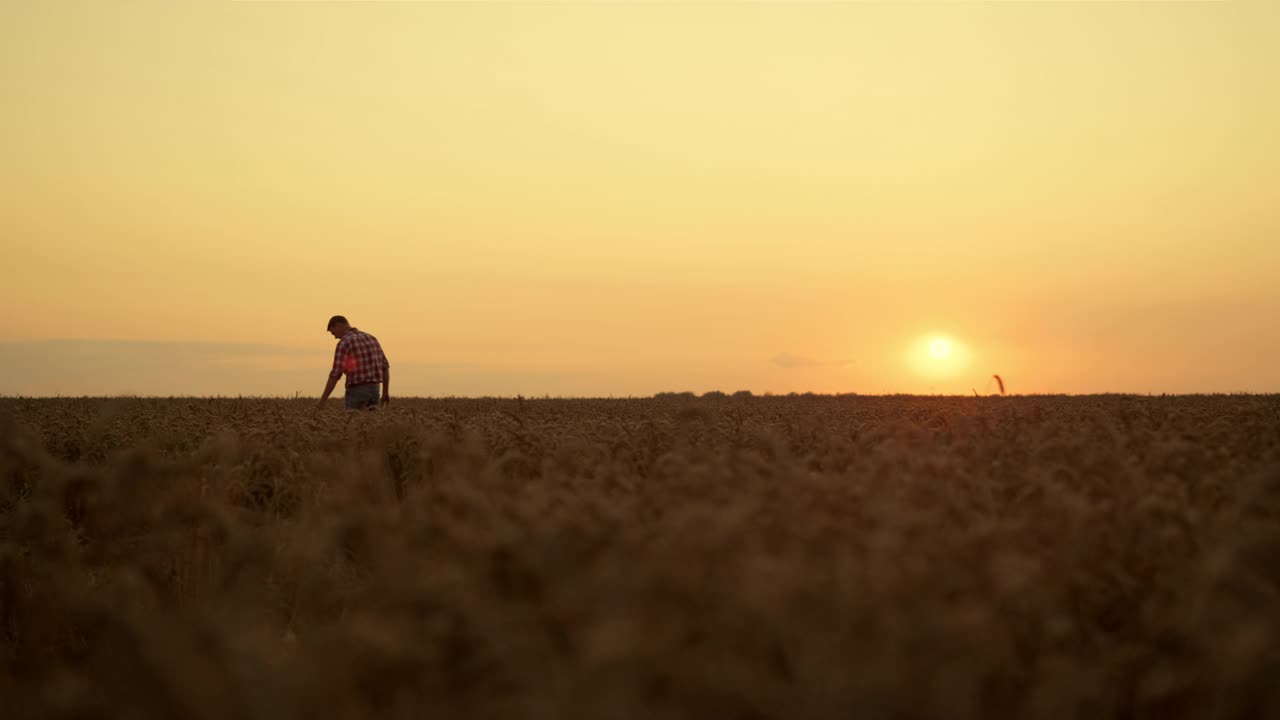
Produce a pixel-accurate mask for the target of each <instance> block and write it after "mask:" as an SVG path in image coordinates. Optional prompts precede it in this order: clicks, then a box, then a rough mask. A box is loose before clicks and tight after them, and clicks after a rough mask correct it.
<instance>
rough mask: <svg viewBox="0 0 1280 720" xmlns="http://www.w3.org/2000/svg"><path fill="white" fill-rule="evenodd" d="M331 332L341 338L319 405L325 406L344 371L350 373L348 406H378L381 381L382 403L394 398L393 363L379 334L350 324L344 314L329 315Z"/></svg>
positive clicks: (346, 399)
mask: <svg viewBox="0 0 1280 720" xmlns="http://www.w3.org/2000/svg"><path fill="white" fill-rule="evenodd" d="M329 333H330V334H331V335H333V336H334V337H336V338H338V347H337V349H335V350H334V352H333V369H332V370H330V371H329V382H328V383H327V384H326V385H325V386H324V394H323V395H321V396H320V402H319V403H317V405H316V407H324V401H325V400H328V399H329V393H331V392H333V388H334V386H336V385H337V384H338V378H339V377H341V376H342V374H343V373H346V375H347V394H346V397H345V398H343V400H344V402H345V403H346V406H347V409H348V410H372V409H374V408H375V407H377V406H378V385H379V384H381V385H382V404H384V405H385V404H387V403H389V402H391V363H389V362H387V356H386V355H385V354H384V353H383V352H382V346H381V345H379V344H378V338H376V337H374V336H372V335H370V334H369V333H364V332H360V331H359V330H357V329H356V328H353V327H351V325H350V323H348V322H347V319H346V318H344V317H342V316H341V315H334V316H333V317H331V318H329Z"/></svg>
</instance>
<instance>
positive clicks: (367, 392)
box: [342, 383, 378, 410]
mask: <svg viewBox="0 0 1280 720" xmlns="http://www.w3.org/2000/svg"><path fill="white" fill-rule="evenodd" d="M342 401H343V403H345V404H346V406H347V409H348V410H372V409H374V408H376V407H378V384H377V383H366V384H364V385H348V386H347V394H346V397H344V398H342Z"/></svg>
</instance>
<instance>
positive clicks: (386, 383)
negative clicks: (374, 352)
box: [378, 345, 391, 405]
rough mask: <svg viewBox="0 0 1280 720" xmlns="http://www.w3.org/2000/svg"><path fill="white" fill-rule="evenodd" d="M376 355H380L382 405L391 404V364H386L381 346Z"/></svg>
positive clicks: (385, 357)
mask: <svg viewBox="0 0 1280 720" xmlns="http://www.w3.org/2000/svg"><path fill="white" fill-rule="evenodd" d="M378 353H379V354H381V355H382V404H383V405H386V404H387V403H389V402H391V363H389V362H387V354H386V353H384V352H382V346H381V345H379V346H378Z"/></svg>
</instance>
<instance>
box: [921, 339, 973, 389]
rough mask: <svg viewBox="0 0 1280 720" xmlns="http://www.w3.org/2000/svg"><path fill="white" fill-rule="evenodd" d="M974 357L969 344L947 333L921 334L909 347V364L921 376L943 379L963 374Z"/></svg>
mask: <svg viewBox="0 0 1280 720" xmlns="http://www.w3.org/2000/svg"><path fill="white" fill-rule="evenodd" d="M972 359H973V351H972V350H971V349H970V348H969V346H968V345H967V344H965V343H964V342H962V341H961V340H959V339H957V338H956V337H955V336H953V335H949V334H946V333H928V334H925V335H919V336H917V337H916V340H915V341H914V342H912V343H911V345H910V347H909V348H908V349H907V355H906V360H907V365H908V366H909V367H910V368H911V369H912V370H914V371H915V372H916V374H918V375H920V376H921V377H926V378H930V379H942V378H949V377H957V376H960V375H963V374H964V373H965V372H966V371H967V370H968V368H969V364H970V361H971V360H972Z"/></svg>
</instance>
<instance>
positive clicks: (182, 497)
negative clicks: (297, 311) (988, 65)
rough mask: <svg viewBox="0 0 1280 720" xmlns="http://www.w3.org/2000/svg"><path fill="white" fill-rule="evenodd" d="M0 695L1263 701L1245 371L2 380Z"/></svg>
mask: <svg viewBox="0 0 1280 720" xmlns="http://www.w3.org/2000/svg"><path fill="white" fill-rule="evenodd" d="M0 470H2V471H3V475H2V484H0V698H3V702H2V703H0V704H2V705H3V710H0V715H3V716H4V717H7V718H15V719H23V718H35V717H77V718H92V717H130V718H165V719H171V718H230V717H234V718H264V719H265V718H271V719H273V720H275V719H289V718H316V717H338V718H375V717H376V718H423V717H437V718H468V717H475V718H523V717H528V718H548V719H550V718H567V719H574V718H583V719H586V718H591V719H605V720H607V719H610V718H618V719H622V718H636V719H640V718H646V719H648V718H732V719H747V718H753V719H762V718H779V719H782V718H796V719H807V718H933V717H937V718H1011V717H1036V718H1089V719H1090V720H1095V719H1098V718H1111V717H1123V718H1244V717H1280V682H1277V678H1280V650H1278V648H1280V397H1277V396H1184V397H1132V396H1119V395H1114V396H1086V397H1006V398H1002V397H990V398H987V397H984V398H976V397H968V398H965V397H945V398H939V397H934V398H926V397H910V396H898V397H859V396H840V397H830V396H788V397H715V398H692V397H679V396H672V397H660V398H655V399H621V400H557V399H539V400H518V399H435V400H398V401H397V402H396V403H394V404H393V405H391V406H390V407H388V408H385V409H383V410H379V411H377V412H367V413H347V412H344V411H342V410H341V409H340V402H334V403H333V407H332V408H330V409H327V410H323V411H316V410H314V409H313V408H312V403H311V402H309V401H304V400H298V401H284V400H235V399H216V400H205V399H171V400H163V399H130V398H125V399H39V400H32V399H22V398H9V399H0Z"/></svg>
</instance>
